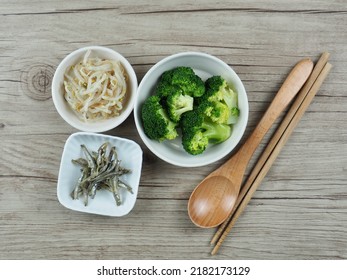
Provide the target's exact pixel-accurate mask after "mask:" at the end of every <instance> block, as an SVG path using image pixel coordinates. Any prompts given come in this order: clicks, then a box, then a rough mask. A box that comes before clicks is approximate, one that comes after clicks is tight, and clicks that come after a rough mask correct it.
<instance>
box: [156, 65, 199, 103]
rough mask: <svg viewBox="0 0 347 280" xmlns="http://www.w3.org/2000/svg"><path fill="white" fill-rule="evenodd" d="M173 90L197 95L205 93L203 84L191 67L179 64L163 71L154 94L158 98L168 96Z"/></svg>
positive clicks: (193, 95)
mask: <svg viewBox="0 0 347 280" xmlns="http://www.w3.org/2000/svg"><path fill="white" fill-rule="evenodd" d="M175 92H179V93H181V94H183V95H190V96H192V97H199V96H202V95H203V94H204V93H205V85H204V82H203V80H202V79H201V78H200V77H199V76H198V75H196V74H195V73H194V71H193V69H192V68H190V67H185V66H180V67H176V68H174V69H171V70H168V71H165V72H164V73H163V74H162V76H161V77H160V80H159V82H158V84H157V87H156V95H158V96H159V97H160V98H163V97H164V98H165V97H168V96H169V95H171V94H173V93H175Z"/></svg>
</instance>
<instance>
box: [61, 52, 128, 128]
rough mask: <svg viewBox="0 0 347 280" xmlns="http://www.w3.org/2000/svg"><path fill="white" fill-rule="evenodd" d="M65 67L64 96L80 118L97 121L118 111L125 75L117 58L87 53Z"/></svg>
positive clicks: (121, 103)
mask: <svg viewBox="0 0 347 280" xmlns="http://www.w3.org/2000/svg"><path fill="white" fill-rule="evenodd" d="M90 55H91V51H90V50H88V51H87V52H86V54H85V55H84V57H83V60H82V61H80V62H79V63H77V64H76V65H73V66H71V67H69V68H68V69H67V71H66V72H65V75H64V78H65V79H64V88H65V94H64V97H65V100H66V101H67V102H68V104H69V105H70V107H71V108H72V109H73V110H74V112H75V113H76V114H77V115H78V117H79V118H80V119H82V120H83V121H86V122H88V121H97V120H104V119H109V118H112V117H115V116H118V115H120V113H121V111H122V109H123V102H124V99H125V95H126V91H127V83H126V82H127V75H126V73H125V71H124V69H123V67H122V65H121V63H120V62H119V61H114V60H107V59H100V58H98V57H90Z"/></svg>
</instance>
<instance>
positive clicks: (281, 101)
mask: <svg viewBox="0 0 347 280" xmlns="http://www.w3.org/2000/svg"><path fill="white" fill-rule="evenodd" d="M312 69H313V62H312V61H311V60H310V59H308V58H307V59H303V60H301V61H299V62H298V63H297V64H296V65H295V66H294V68H293V69H292V71H291V72H290V73H289V75H288V77H287V78H286V80H285V81H284V83H283V85H282V86H281V88H280V89H279V91H278V93H277V94H276V96H275V98H274V99H273V100H272V102H271V104H270V106H269V107H268V109H267V110H266V112H265V114H264V115H263V117H262V118H261V120H260V122H259V123H258V125H257V126H256V128H255V129H254V131H253V132H252V134H251V135H250V137H248V139H247V140H246V142H245V143H244V145H243V146H242V147H241V149H240V150H239V152H240V153H242V158H244V160H245V161H246V162H248V161H249V159H250V158H251V156H252V155H253V153H254V151H255V150H256V148H257V147H258V146H259V144H260V142H261V140H262V139H263V137H264V136H265V134H266V132H267V131H268V130H269V129H270V127H271V126H272V125H273V123H274V122H275V120H276V119H277V118H278V117H279V116H280V114H281V113H282V112H283V111H284V109H285V108H286V107H287V106H288V105H289V103H290V102H291V101H292V100H293V98H294V97H295V96H296V94H297V93H298V92H299V91H300V89H301V88H302V86H303V85H304V83H305V82H306V80H307V78H308V77H309V75H310V74H311V72H312ZM247 155H248V156H247Z"/></svg>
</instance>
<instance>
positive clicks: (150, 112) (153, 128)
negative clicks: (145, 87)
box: [142, 95, 178, 142]
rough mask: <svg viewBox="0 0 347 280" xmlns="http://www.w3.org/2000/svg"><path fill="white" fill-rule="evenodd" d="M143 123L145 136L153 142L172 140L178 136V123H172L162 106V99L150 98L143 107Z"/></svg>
mask: <svg viewBox="0 0 347 280" xmlns="http://www.w3.org/2000/svg"><path fill="white" fill-rule="evenodd" d="M142 122H143V129H144V132H145V134H146V135H147V136H148V137H149V138H150V139H153V140H158V141H160V142H161V141H164V140H166V139H167V140H172V139H175V138H176V137H177V136H178V133H177V130H176V126H177V123H175V122H173V121H171V120H170V119H169V117H168V115H167V113H166V111H165V110H164V108H163V107H162V105H161V104H160V97H159V96H156V95H152V96H150V97H148V98H147V99H146V101H145V103H144V104H143V106H142Z"/></svg>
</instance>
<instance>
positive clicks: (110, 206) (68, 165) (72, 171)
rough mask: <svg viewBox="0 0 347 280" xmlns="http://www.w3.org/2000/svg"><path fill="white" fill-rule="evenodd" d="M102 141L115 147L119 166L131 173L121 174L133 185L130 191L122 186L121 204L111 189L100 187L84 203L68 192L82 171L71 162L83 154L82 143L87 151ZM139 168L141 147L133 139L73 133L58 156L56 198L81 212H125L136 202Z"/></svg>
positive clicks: (120, 213)
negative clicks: (117, 202) (118, 204)
mask: <svg viewBox="0 0 347 280" xmlns="http://www.w3.org/2000/svg"><path fill="white" fill-rule="evenodd" d="M105 142H109V144H110V146H115V147H116V151H117V155H118V158H119V159H120V160H121V166H123V167H125V168H128V169H131V173H128V174H124V175H122V177H121V179H122V180H124V182H126V183H127V184H129V186H131V187H132V190H133V194H131V193H129V192H127V191H126V190H123V189H122V190H121V193H120V195H121V201H122V204H121V205H120V206H117V205H116V203H115V200H114V198H113V195H112V193H111V192H109V191H107V190H99V191H97V193H96V196H95V197H94V199H91V198H90V199H89V201H88V205H87V206H84V203H83V198H79V199H76V200H73V199H72V197H71V196H70V194H71V192H72V190H73V189H74V187H75V185H76V183H77V181H78V178H79V177H80V175H81V170H80V167H79V166H77V165H76V164H73V163H72V162H71V160H72V159H77V158H80V157H83V158H84V155H83V152H82V149H81V144H85V145H86V147H87V148H88V149H89V150H90V151H97V149H98V148H99V147H100V146H101V145H102V144H103V143H105ZM141 168H142V150H141V148H140V146H139V145H138V144H137V143H135V142H134V141H132V140H128V139H125V138H119V137H115V136H108V135H102V134H96V133H88V132H77V133H74V134H72V135H71V136H70V137H69V138H68V139H67V140H66V143H65V146H64V151H63V154H62V158H61V163H60V170H59V175H58V185H57V195H58V200H59V202H60V203H61V204H62V205H63V206H65V207H66V208H69V209H72V210H76V211H80V212H86V213H92V214H99V215H105V216H114V217H119V216H124V215H126V214H128V213H129V212H130V211H131V209H132V208H133V207H134V205H135V202H136V198H137V192H138V188H139V182H140V177H141Z"/></svg>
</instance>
